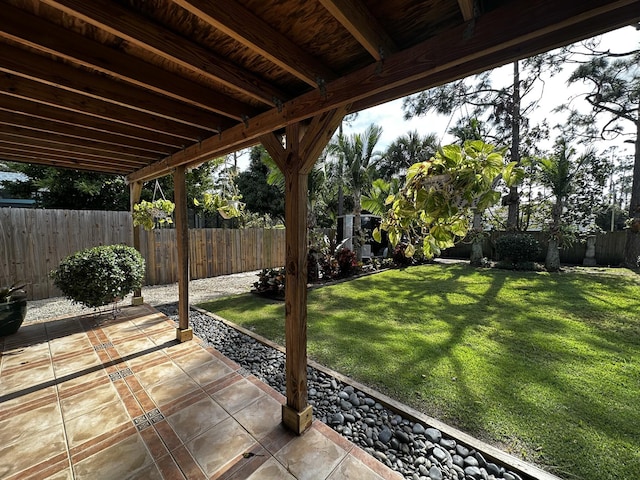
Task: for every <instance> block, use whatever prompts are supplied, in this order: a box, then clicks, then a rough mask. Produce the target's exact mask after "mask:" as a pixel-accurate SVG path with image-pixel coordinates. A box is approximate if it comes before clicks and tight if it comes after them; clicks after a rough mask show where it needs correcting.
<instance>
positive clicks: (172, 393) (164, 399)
mask: <svg viewBox="0 0 640 480" xmlns="http://www.w3.org/2000/svg"><path fill="white" fill-rule="evenodd" d="M181 371H182V370H181ZM197 388H200V387H199V385H198V384H197V383H196V382H194V381H193V380H191V378H190V377H189V376H188V375H187V374H186V373H182V374H181V375H179V376H173V377H171V378H169V379H168V380H166V381H165V382H162V383H157V384H155V385H153V386H152V387H151V388H148V389H147V393H148V394H149V396H150V397H151V398H152V399H153V401H154V402H155V403H156V405H158V406H159V407H161V406H163V405H166V404H167V403H170V402H173V401H174V400H177V399H178V398H180V397H182V396H183V395H186V394H187V393H189V392H193V391H194V390H195V389H197Z"/></svg>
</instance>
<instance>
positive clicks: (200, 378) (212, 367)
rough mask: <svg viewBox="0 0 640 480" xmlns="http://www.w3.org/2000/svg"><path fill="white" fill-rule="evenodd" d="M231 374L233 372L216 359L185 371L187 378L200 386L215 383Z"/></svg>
mask: <svg viewBox="0 0 640 480" xmlns="http://www.w3.org/2000/svg"><path fill="white" fill-rule="evenodd" d="M231 372H233V369H231V368H229V367H227V366H226V365H225V364H224V363H222V362H221V361H220V360H218V359H215V360H213V361H211V362H208V363H204V364H202V365H200V366H199V367H196V368H193V369H190V370H187V373H188V374H189V376H190V377H191V378H193V379H194V380H195V381H196V382H197V383H198V384H200V385H202V386H204V385H208V384H210V383H212V382H215V381H216V380H218V379H220V378H222V377H224V376H225V375H228V374H229V373H231Z"/></svg>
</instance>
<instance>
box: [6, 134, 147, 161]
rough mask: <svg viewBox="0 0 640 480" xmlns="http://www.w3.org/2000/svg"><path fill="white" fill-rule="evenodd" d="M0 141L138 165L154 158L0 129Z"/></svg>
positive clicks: (28, 147)
mask: <svg viewBox="0 0 640 480" xmlns="http://www.w3.org/2000/svg"><path fill="white" fill-rule="evenodd" d="M0 142H1V143H2V144H5V145H9V144H11V145H19V146H22V147H25V149H26V150H28V149H30V148H31V147H36V148H40V149H43V150H48V151H51V152H58V153H65V152H68V153H71V154H78V155H83V156H84V157H83V158H96V159H100V158H102V159H113V160H122V161H123V162H131V164H137V165H138V166H139V167H142V166H144V165H148V164H149V162H150V161H152V160H154V158H153V157H152V158H147V159H145V158H143V157H140V156H136V155H131V154H128V153H122V152H114V151H111V150H101V149H99V148H91V147H85V146H82V145H74V144H69V143H65V142H58V141H55V140H53V139H51V138H47V139H43V138H42V137H39V138H33V137H29V136H24V135H15V134H13V133H11V132H8V131H5V130H4V129H2V130H0Z"/></svg>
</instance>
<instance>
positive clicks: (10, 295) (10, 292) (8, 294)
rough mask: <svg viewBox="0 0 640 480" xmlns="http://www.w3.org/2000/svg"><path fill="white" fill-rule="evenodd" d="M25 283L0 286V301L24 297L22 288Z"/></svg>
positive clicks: (11, 300)
mask: <svg viewBox="0 0 640 480" xmlns="http://www.w3.org/2000/svg"><path fill="white" fill-rule="evenodd" d="M26 285H27V284H26V283H14V284H13V285H11V286H9V287H0V303H6V302H13V301H15V300H22V299H24V298H25V297H26V296H27V294H26V292H25V291H24V290H23V288H24V287H25V286H26Z"/></svg>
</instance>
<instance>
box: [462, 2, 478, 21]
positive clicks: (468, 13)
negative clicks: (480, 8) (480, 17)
mask: <svg viewBox="0 0 640 480" xmlns="http://www.w3.org/2000/svg"><path fill="white" fill-rule="evenodd" d="M474 3H475V2H474V0H458V6H459V7H460V12H462V18H463V19H464V21H465V22H468V21H469V20H473V17H475V15H474V6H473V4H474Z"/></svg>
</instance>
